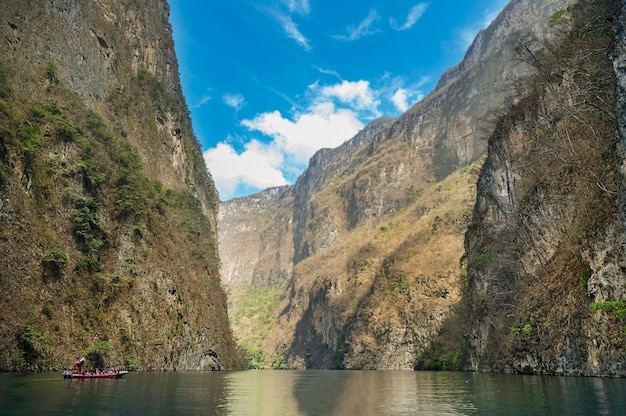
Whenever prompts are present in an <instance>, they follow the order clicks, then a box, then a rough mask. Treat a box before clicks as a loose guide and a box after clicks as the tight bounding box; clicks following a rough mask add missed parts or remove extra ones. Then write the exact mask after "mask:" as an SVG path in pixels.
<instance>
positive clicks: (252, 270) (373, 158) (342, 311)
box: [219, 0, 608, 369]
mask: <svg viewBox="0 0 626 416" xmlns="http://www.w3.org/2000/svg"><path fill="white" fill-rule="evenodd" d="M574 3H575V2H574V1H568V0H558V1H557V0H555V1H539V0H514V1H512V2H511V3H510V4H509V5H507V6H506V7H505V8H504V10H503V11H502V12H501V13H500V15H499V16H498V17H497V18H496V19H495V20H494V21H493V22H492V23H491V25H490V26H489V27H488V28H487V29H485V30H483V31H481V32H480V33H479V34H478V36H477V37H476V39H475V40H474V42H473V43H472V45H471V47H470V48H469V49H468V51H467V53H466V55H465V57H464V59H463V60H462V61H461V62H460V63H459V64H458V65H457V66H455V67H454V68H451V69H450V70H448V71H447V72H446V73H445V74H444V75H443V76H442V78H441V80H440V81H439V83H438V86H437V88H436V89H435V90H434V91H433V92H432V93H431V94H429V95H428V96H427V97H426V98H425V99H423V100H422V101H421V102H419V103H418V104H416V105H415V106H414V107H413V108H411V109H410V110H408V111H407V112H406V113H405V114H403V115H402V116H401V117H399V118H398V119H396V120H389V119H386V120H377V121H375V122H373V123H372V124H370V125H368V126H366V127H365V128H364V129H363V131H361V132H360V133H359V134H357V135H356V136H355V137H354V138H353V139H351V140H349V141H348V142H346V143H344V144H343V145H342V146H340V147H338V148H336V149H324V150H321V151H319V152H318V153H317V154H316V155H314V156H313V157H312V158H311V161H310V164H309V167H308V169H307V170H306V171H305V172H304V173H303V174H302V175H301V176H300V178H298V180H297V182H296V183H295V185H293V186H287V187H282V188H276V189H271V190H267V191H264V192H262V193H259V194H257V195H253V196H250V197H245V198H239V199H235V200H231V201H226V202H223V203H222V204H221V206H220V215H219V221H220V230H219V247H220V257H221V259H222V262H223V268H222V273H223V279H224V281H225V282H226V284H227V286H228V290H229V293H230V302H231V307H230V308H231V309H230V310H231V321H232V324H233V329H234V332H235V333H236V335H237V336H238V337H239V339H240V340H241V341H242V344H243V346H244V348H245V349H246V350H247V351H248V354H249V359H250V362H252V363H253V365H257V366H267V367H275V368H282V367H296V368H370V369H390V368H403V369H406V368H413V367H414V366H416V365H417V366H418V367H422V368H442V367H446V368H461V367H463V366H464V365H465V364H466V363H467V365H468V366H471V367H472V368H477V369H478V368H483V367H481V366H480V365H478V364H476V365H474V364H475V362H473V361H471V360H470V359H469V357H470V355H472V354H474V355H475V354H478V353H477V352H476V348H477V346H476V345H475V344H472V343H470V344H467V345H466V344H465V342H466V341H465V340H464V339H463V338H462V335H463V334H464V333H466V332H469V329H467V328H468V327H467V325H470V324H471V322H466V321H465V320H463V319H459V317H458V315H456V314H455V313H453V312H455V311H457V310H458V308H460V307H467V308H478V306H476V305H471V306H468V305H467V304H466V303H465V302H466V301H467V299H469V298H470V297H469V293H471V290H473V286H472V285H473V284H475V283H476V282H477V281H475V280H473V277H472V276H473V274H468V269H466V266H469V267H470V270H474V269H472V268H473V267H475V266H476V263H474V262H475V259H476V254H475V253H474V252H473V251H472V249H471V248H472V247H473V246H471V245H470V247H469V248H468V247H464V239H465V233H466V231H467V229H468V227H470V226H471V227H472V228H471V230H476V229H480V228H477V227H476V226H474V225H472V224H474V223H475V221H476V215H477V214H472V212H473V207H474V204H475V203H476V198H477V192H478V190H477V188H476V181H477V178H478V175H479V172H483V173H482V176H481V177H483V178H484V175H485V173H484V172H485V171H484V168H483V169H482V170H481V166H482V164H483V163H484V157H485V155H486V154H487V153H489V152H488V145H489V146H490V143H491V142H490V141H489V138H490V137H491V136H492V134H493V132H494V130H495V131H496V132H497V131H500V130H497V129H499V128H500V125H501V123H502V119H503V117H505V116H506V115H507V114H509V111H512V110H510V109H513V110H514V109H515V108H516V107H515V105H516V104H517V103H518V102H519V101H520V100H525V97H526V95H527V92H528V91H529V88H530V87H528V84H527V83H528V82H532V81H529V80H531V79H535V78H532V77H535V76H536V75H537V72H538V71H537V65H536V62H534V59H536V58H537V57H539V56H542V55H541V54H542V53H543V50H544V49H545V48H547V47H548V46H549V45H552V44H554V43H555V42H558V41H559V40H560V39H567V38H566V36H568V35H567V30H566V29H568V28H569V26H568V25H569V24H570V20H571V21H572V22H573V21H574V20H575V16H576V15H577V13H578V10H579V9H578V8H575V7H574ZM595 7H597V8H598V10H599V12H598V13H600V12H602V13H603V10H604V9H605V7H608V6H606V5H604V4H597V5H596V6H595ZM572 24H573V23H572ZM565 42H567V40H565ZM530 90H532V89H530ZM541 122H542V121H541V120H539V119H538V121H537V123H541ZM492 141H493V139H492ZM490 155H491V153H490ZM491 157H493V156H489V158H491ZM489 158H488V159H487V160H491V159H489ZM498 183H500V182H498ZM479 185H480V183H479ZM478 195H480V194H478ZM473 218H474V219H473ZM471 232H473V231H471ZM471 232H470V234H468V235H471ZM468 238H469V240H468V241H471V239H472V237H468ZM466 251H467V253H466ZM466 258H467V259H469V260H471V262H470V263H466ZM472 273H473V271H472ZM468 279H470V280H468ZM489 282H491V281H490V280H487V283H485V284H488V283H489ZM468 291H469V292H468ZM486 293H490V292H486ZM259 299H265V300H267V302H265V303H260V302H259ZM472 310H473V311H474V312H473V313H474V315H472V316H476V319H477V320H479V319H482V318H479V316H481V315H480V313H479V312H478V309H472ZM470 328H473V327H472V326H471V325H470ZM446 331H447V333H448V335H449V336H447V337H446V334H444V332H446ZM450 334H452V335H450ZM457 335H459V336H460V338H459V337H458V336H457ZM477 336H479V335H477ZM480 336H483V335H480ZM470 351H471V352H470ZM481 351H482V350H481ZM483 352H484V351H483ZM481 353H482V352H481ZM474 355H472V356H474ZM466 358H467V360H466ZM469 363H473V364H471V365H470V364H469Z"/></svg>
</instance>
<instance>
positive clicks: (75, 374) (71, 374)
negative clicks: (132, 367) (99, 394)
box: [63, 370, 128, 378]
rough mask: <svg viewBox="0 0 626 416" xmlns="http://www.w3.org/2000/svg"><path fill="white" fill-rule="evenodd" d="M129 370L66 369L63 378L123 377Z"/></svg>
mask: <svg viewBox="0 0 626 416" xmlns="http://www.w3.org/2000/svg"><path fill="white" fill-rule="evenodd" d="M126 373H128V371H123V370H120V371H72V370H65V371H64V372H63V378H122V377H123V376H124V374H126Z"/></svg>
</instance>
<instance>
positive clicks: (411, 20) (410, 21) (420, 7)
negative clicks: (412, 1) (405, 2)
mask: <svg viewBox="0 0 626 416" xmlns="http://www.w3.org/2000/svg"><path fill="white" fill-rule="evenodd" d="M427 8H428V3H419V4H416V5H415V6H413V7H411V10H409V14H408V15H407V17H406V22H405V23H404V24H403V25H398V23H397V22H396V19H394V18H393V17H392V18H390V19H389V23H390V24H391V27H392V28H393V29H395V30H398V31H402V30H408V29H410V28H412V27H413V25H414V24H415V23H417V21H418V20H419V19H420V17H422V15H423V14H424V12H425V11H426V9H427Z"/></svg>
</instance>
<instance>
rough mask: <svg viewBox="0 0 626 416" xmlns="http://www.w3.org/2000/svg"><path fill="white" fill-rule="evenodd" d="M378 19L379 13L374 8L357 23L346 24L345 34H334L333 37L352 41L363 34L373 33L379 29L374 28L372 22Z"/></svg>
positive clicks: (363, 35)
mask: <svg viewBox="0 0 626 416" xmlns="http://www.w3.org/2000/svg"><path fill="white" fill-rule="evenodd" d="M379 20H380V15H379V14H378V12H377V11H376V10H374V9H372V10H370V12H369V14H368V15H367V17H366V18H365V19H364V20H363V21H362V22H361V23H359V24H358V25H353V26H348V28H347V29H346V34H345V35H335V36H334V38H335V39H339V40H343V41H353V40H357V39H361V38H363V37H365V36H369V35H373V34H375V33H377V32H379V31H380V30H378V29H376V28H374V27H373V26H374V23H376V22H377V21H379Z"/></svg>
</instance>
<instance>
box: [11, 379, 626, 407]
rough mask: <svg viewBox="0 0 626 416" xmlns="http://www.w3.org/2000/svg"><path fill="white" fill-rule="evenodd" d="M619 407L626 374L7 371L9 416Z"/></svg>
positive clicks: (625, 399) (624, 403)
mask: <svg viewBox="0 0 626 416" xmlns="http://www.w3.org/2000/svg"><path fill="white" fill-rule="evenodd" d="M43 414H45V415H236V416H239V415H325V416H326V415H619V414H626V379H609V378H577V377H576V378H571V377H542V376H515V375H503V374H474V373H448V372H413V371H242V372H216V373H211V372H171V373H129V374H127V375H126V376H125V377H124V378H123V379H121V380H63V378H62V377H61V373H58V374H57V373H55V374H51V373H49V374H7V373H3V374H0V415H27V416H32V415H43Z"/></svg>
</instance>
